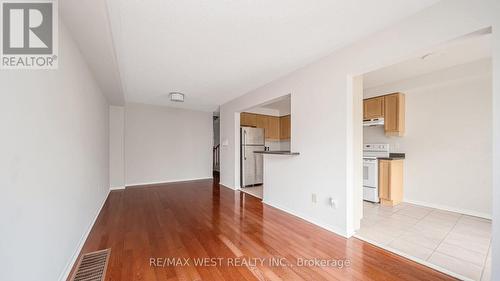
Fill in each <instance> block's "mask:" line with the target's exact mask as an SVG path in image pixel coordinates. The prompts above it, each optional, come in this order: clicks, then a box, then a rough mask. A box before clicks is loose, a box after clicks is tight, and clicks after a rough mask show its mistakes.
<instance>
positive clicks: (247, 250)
mask: <svg viewBox="0 0 500 281" xmlns="http://www.w3.org/2000/svg"><path fill="white" fill-rule="evenodd" d="M105 248H111V257H110V260H109V268H108V272H107V275H106V280H108V281H110V280H158V281H160V280H162V281H163V280H453V279H452V278H451V277H449V276H447V275H444V274H442V273H439V272H437V271H434V270H432V269H430V268H427V267H425V266H422V265H419V264H417V263H414V262H412V261H409V260H406V259H404V258H402V257H399V256H397V255H395V254H392V253H389V252H387V251H384V250H382V249H379V248H377V247H374V246H372V245H370V244H368V243H365V242H363V241H361V240H358V239H355V238H351V239H345V238H343V237H341V236H338V235H335V234H333V233H331V232H328V231H326V230H324V229H322V228H319V227H317V226H315V225H313V224H310V223H308V222H306V221H304V220H301V219H299V218H297V217H294V216H291V215H289V214H287V213H284V212H282V211H280V210H277V209H275V208H272V207H269V206H267V205H264V204H262V203H261V201H260V200H259V199H257V198H255V197H253V196H250V195H246V194H244V193H242V192H235V191H232V190H230V189H227V188H225V187H219V185H218V184H217V183H213V182H212V181H211V180H204V181H192V182H182V183H172V184H165V185H155V186H150V187H134V188H127V189H125V190H121V191H112V192H111V193H110V195H109V197H108V199H107V201H106V204H105V206H104V208H103V210H102V211H101V213H100V215H99V217H98V219H97V221H96V224H95V225H94V227H93V229H92V231H91V233H90V235H89V237H88V239H87V241H86V243H85V246H84V248H83V250H82V253H86V252H90V251H95V250H99V249H105ZM202 257H213V258H220V259H218V260H212V261H213V264H212V263H210V264H208V263H205V264H204V265H205V266H195V265H194V263H195V261H198V262H200V261H201V260H199V259H196V258H202ZM155 258H171V259H169V260H168V261H169V262H178V264H177V266H173V265H170V264H169V265H165V263H162V261H163V262H165V260H162V259H155ZM173 258H179V260H176V259H173ZM255 258H262V260H260V259H259V260H257V259H255ZM314 258H316V259H317V261H319V260H325V262H327V261H330V264H329V266H318V265H312V266H300V265H297V262H299V260H298V259H308V260H309V261H310V262H314V260H313V259H314ZM184 259H187V261H188V265H185V264H184ZM333 259H339V260H340V261H345V260H348V261H349V262H350V263H351V264H350V265H349V266H345V267H343V268H340V266H333V265H334V264H332V263H333ZM271 262H274V263H275V265H274V266H273V265H272V264H270V263H271ZM238 263H239V264H238ZM212 265H216V266H212ZM337 265H338V264H337Z"/></svg>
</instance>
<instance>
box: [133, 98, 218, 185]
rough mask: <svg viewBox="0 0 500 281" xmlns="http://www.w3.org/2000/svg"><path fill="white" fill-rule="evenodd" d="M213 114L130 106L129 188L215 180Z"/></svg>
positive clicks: (159, 107)
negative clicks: (174, 182)
mask: <svg viewBox="0 0 500 281" xmlns="http://www.w3.org/2000/svg"><path fill="white" fill-rule="evenodd" d="M212 144H213V122H212V113H211V112H201V111H193V110H185V109H177V108H171V107H164V106H152V105H144V104H135V103H130V104H127V105H126V107H125V184H126V185H139V184H150V183H162V182H173V181H184V180H194V179H203V178H211V177H212Z"/></svg>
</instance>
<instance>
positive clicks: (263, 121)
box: [255, 114, 268, 139]
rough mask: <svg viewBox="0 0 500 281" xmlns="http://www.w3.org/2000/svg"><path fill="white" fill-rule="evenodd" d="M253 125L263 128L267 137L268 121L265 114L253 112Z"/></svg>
mask: <svg viewBox="0 0 500 281" xmlns="http://www.w3.org/2000/svg"><path fill="white" fill-rule="evenodd" d="M255 127H257V128H262V129H264V130H265V131H266V132H265V135H266V139H267V131H268V122H267V116H266V115H260V114H255Z"/></svg>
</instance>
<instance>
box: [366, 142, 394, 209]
mask: <svg viewBox="0 0 500 281" xmlns="http://www.w3.org/2000/svg"><path fill="white" fill-rule="evenodd" d="M380 157H389V144H373V143H367V144H364V145H363V200H366V201H370V202H375V203H378V202H380V198H379V191H378V190H379V189H378V158H380Z"/></svg>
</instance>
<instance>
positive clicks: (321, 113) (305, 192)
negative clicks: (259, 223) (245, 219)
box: [221, 0, 500, 236]
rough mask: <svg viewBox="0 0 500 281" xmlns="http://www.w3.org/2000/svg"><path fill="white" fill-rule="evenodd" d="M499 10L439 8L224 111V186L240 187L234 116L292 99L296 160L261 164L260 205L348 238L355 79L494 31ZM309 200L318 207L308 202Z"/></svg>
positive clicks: (269, 159)
mask: <svg viewBox="0 0 500 281" xmlns="http://www.w3.org/2000/svg"><path fill="white" fill-rule="evenodd" d="M497 8H498V4H497V3H496V2H494V1H488V0H485V1H481V5H478V4H477V3H472V2H470V1H466V0H458V1H448V0H445V1H441V2H439V3H438V4H436V5H435V6H432V7H431V8H429V9H426V10H424V11H422V12H420V13H418V14H415V15H414V16H412V17H409V18H407V19H405V20H403V21H401V22H399V23H398V24H396V25H393V26H391V27H390V28H388V29H387V30H384V31H381V32H379V33H377V34H374V35H373V36H370V37H367V38H364V39H363V40H360V41H358V42H357V43H355V44H353V45H351V46H348V47H346V48H343V49H341V50H338V51H336V52H335V53H333V54H331V55H330V56H328V57H326V58H323V59H321V60H318V61H317V62H314V63H312V64H310V65H308V66H306V67H304V68H301V69H299V70H296V71H294V72H292V73H290V74H289V75H286V76H284V77H282V78H280V79H277V80H275V81H273V82H271V83H269V84H267V85H264V86H262V87H260V88H258V89H255V90H253V91H250V92H249V93H247V94H245V95H243V96H241V97H239V98H237V99H234V100H232V101H230V102H228V103H226V104H224V105H222V106H221V143H223V144H224V145H223V146H222V150H221V183H222V184H223V185H225V186H227V187H229V188H237V187H238V183H239V173H238V171H239V162H238V159H239V150H238V145H237V144H238V143H239V134H238V127H239V112H241V111H244V110H245V109H247V108H249V107H251V106H252V105H255V104H261V103H264V102H266V101H268V100H271V99H274V98H278V97H279V96H283V95H285V94H289V93H291V95H292V107H291V109H292V112H291V117H292V122H291V123H292V140H291V142H292V151H297V152H300V155H299V156H295V157H283V156H264V157H265V158H264V159H265V160H264V161H265V163H264V182H265V183H266V188H265V189H264V198H266V202H265V203H266V204H269V205H272V206H274V207H277V208H280V209H282V210H285V211H287V212H289V213H291V214H294V215H296V216H299V217H302V218H304V219H306V220H308V221H310V222H312V223H315V224H317V225H319V226H322V227H324V228H326V229H328V230H331V231H334V232H336V233H339V234H341V235H345V236H350V235H352V233H353V231H354V227H355V225H356V223H355V222H354V221H356V220H359V216H356V215H355V212H354V210H355V209H357V208H358V206H353V204H356V203H355V200H353V197H354V196H356V195H355V194H357V193H356V192H354V191H353V189H361V188H362V187H361V186H360V185H356V186H355V185H354V184H353V182H354V181H353V178H354V177H353V175H354V174H355V173H356V171H357V170H359V166H360V165H361V160H360V159H359V161H357V160H356V159H357V158H360V157H359V151H360V149H361V148H360V147H358V146H353V143H355V142H356V139H355V138H356V133H355V132H357V131H358V126H359V127H361V122H354V120H356V118H355V116H354V112H358V111H357V110H353V108H352V106H353V104H357V103H356V102H355V99H356V97H355V96H354V95H353V91H352V87H351V86H349V85H351V84H352V80H353V76H356V75H359V74H363V73H367V72H370V71H373V70H375V69H379V68H381V67H384V66H388V65H391V64H394V63H397V62H400V61H404V60H406V59H408V58H411V57H415V55H423V54H425V52H426V51H428V50H429V48H432V47H433V46H436V45H438V44H441V43H444V42H446V41H449V40H452V39H455V38H458V37H460V36H463V35H465V34H468V33H470V32H474V31H476V30H479V29H482V28H484V27H487V26H489V25H492V24H496V22H495V19H496V15H495V13H494V12H493V11H495V10H496V9H497ZM443 15H446V17H444V16H443ZM436 26H439V27H440V28H439V29H436V28H435V27H436ZM496 54H497V55H500V51H498V53H496ZM497 94H499V93H497ZM313 193H314V194H316V195H317V198H318V202H317V203H312V202H311V195H312V194H313ZM330 199H333V201H334V202H335V204H334V205H331V204H330V203H329V202H330ZM358 201H360V202H359V204H361V200H358Z"/></svg>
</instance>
